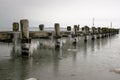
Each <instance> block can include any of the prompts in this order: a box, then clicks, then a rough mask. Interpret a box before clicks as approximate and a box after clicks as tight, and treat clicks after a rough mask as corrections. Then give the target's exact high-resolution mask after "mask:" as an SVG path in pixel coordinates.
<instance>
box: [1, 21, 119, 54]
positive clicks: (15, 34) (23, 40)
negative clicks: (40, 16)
mask: <svg viewBox="0 0 120 80" xmlns="http://www.w3.org/2000/svg"><path fill="white" fill-rule="evenodd" d="M38 28H39V31H29V21H28V20H27V19H22V20H20V23H18V22H13V27H12V29H13V31H1V32H0V41H1V42H12V43H13V44H14V45H16V44H17V43H20V44H21V54H22V55H24V56H30V54H29V51H30V46H31V45H30V44H31V40H32V39H54V41H55V49H60V48H61V47H62V46H61V41H60V39H61V38H63V37H68V38H72V39H73V40H72V41H71V43H72V44H73V45H77V43H78V42H79V40H78V39H77V37H81V38H82V40H83V41H84V42H85V43H86V42H87V41H88V40H92V41H94V40H95V39H103V38H106V37H110V36H113V35H116V34H119V29H115V28H108V27H94V26H93V27H91V28H90V27H88V26H84V27H81V28H80V26H79V25H74V26H73V28H72V27H71V26H67V27H66V31H61V30H60V24H59V23H55V24H54V30H53V31H44V24H40V25H39V27H38Z"/></svg>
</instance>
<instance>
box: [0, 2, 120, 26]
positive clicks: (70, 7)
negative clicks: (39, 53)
mask: <svg viewBox="0 0 120 80" xmlns="http://www.w3.org/2000/svg"><path fill="white" fill-rule="evenodd" d="M93 17H94V18H95V26H96V27H97V26H110V23H111V22H112V23H113V26H115V27H120V0H0V27H11V26H12V23H13V22H19V21H20V19H28V20H29V23H30V26H31V27H37V26H38V25H39V24H45V26H46V27H53V26H54V23H60V24H61V26H63V27H65V26H67V25H71V26H72V25H74V24H80V25H81V26H84V25H88V26H90V27H91V26H92V19H93Z"/></svg>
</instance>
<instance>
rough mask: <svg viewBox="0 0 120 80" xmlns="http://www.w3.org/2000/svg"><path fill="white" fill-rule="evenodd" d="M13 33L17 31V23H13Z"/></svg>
mask: <svg viewBox="0 0 120 80" xmlns="http://www.w3.org/2000/svg"><path fill="white" fill-rule="evenodd" d="M13 31H19V23H18V22H14V23H13Z"/></svg>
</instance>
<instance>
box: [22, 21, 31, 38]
mask: <svg viewBox="0 0 120 80" xmlns="http://www.w3.org/2000/svg"><path fill="white" fill-rule="evenodd" d="M28 24H29V22H28V20H27V19H23V20H20V25H21V33H22V38H25V39H29V25H28Z"/></svg>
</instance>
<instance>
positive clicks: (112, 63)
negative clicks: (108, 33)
mask: <svg viewBox="0 0 120 80" xmlns="http://www.w3.org/2000/svg"><path fill="white" fill-rule="evenodd" d="M61 41H62V43H61V44H62V48H61V49H60V50H55V49H54V40H42V39H38V40H32V43H31V53H32V57H30V58H21V57H14V56H12V55H13V54H17V52H16V53H15V51H14V48H15V46H14V45H13V44H12V43H0V80H25V79H28V78H36V79H38V80H120V74H118V73H116V72H113V71H112V70H113V69H116V68H120V35H116V36H112V37H108V38H105V39H100V40H95V41H91V40H89V41H88V43H86V44H85V43H84V42H83V40H82V38H80V37H79V38H78V44H77V45H72V43H71V41H72V40H71V39H69V38H67V39H61ZM17 46H18V47H19V45H17ZM18 54H19V50H18Z"/></svg>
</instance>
